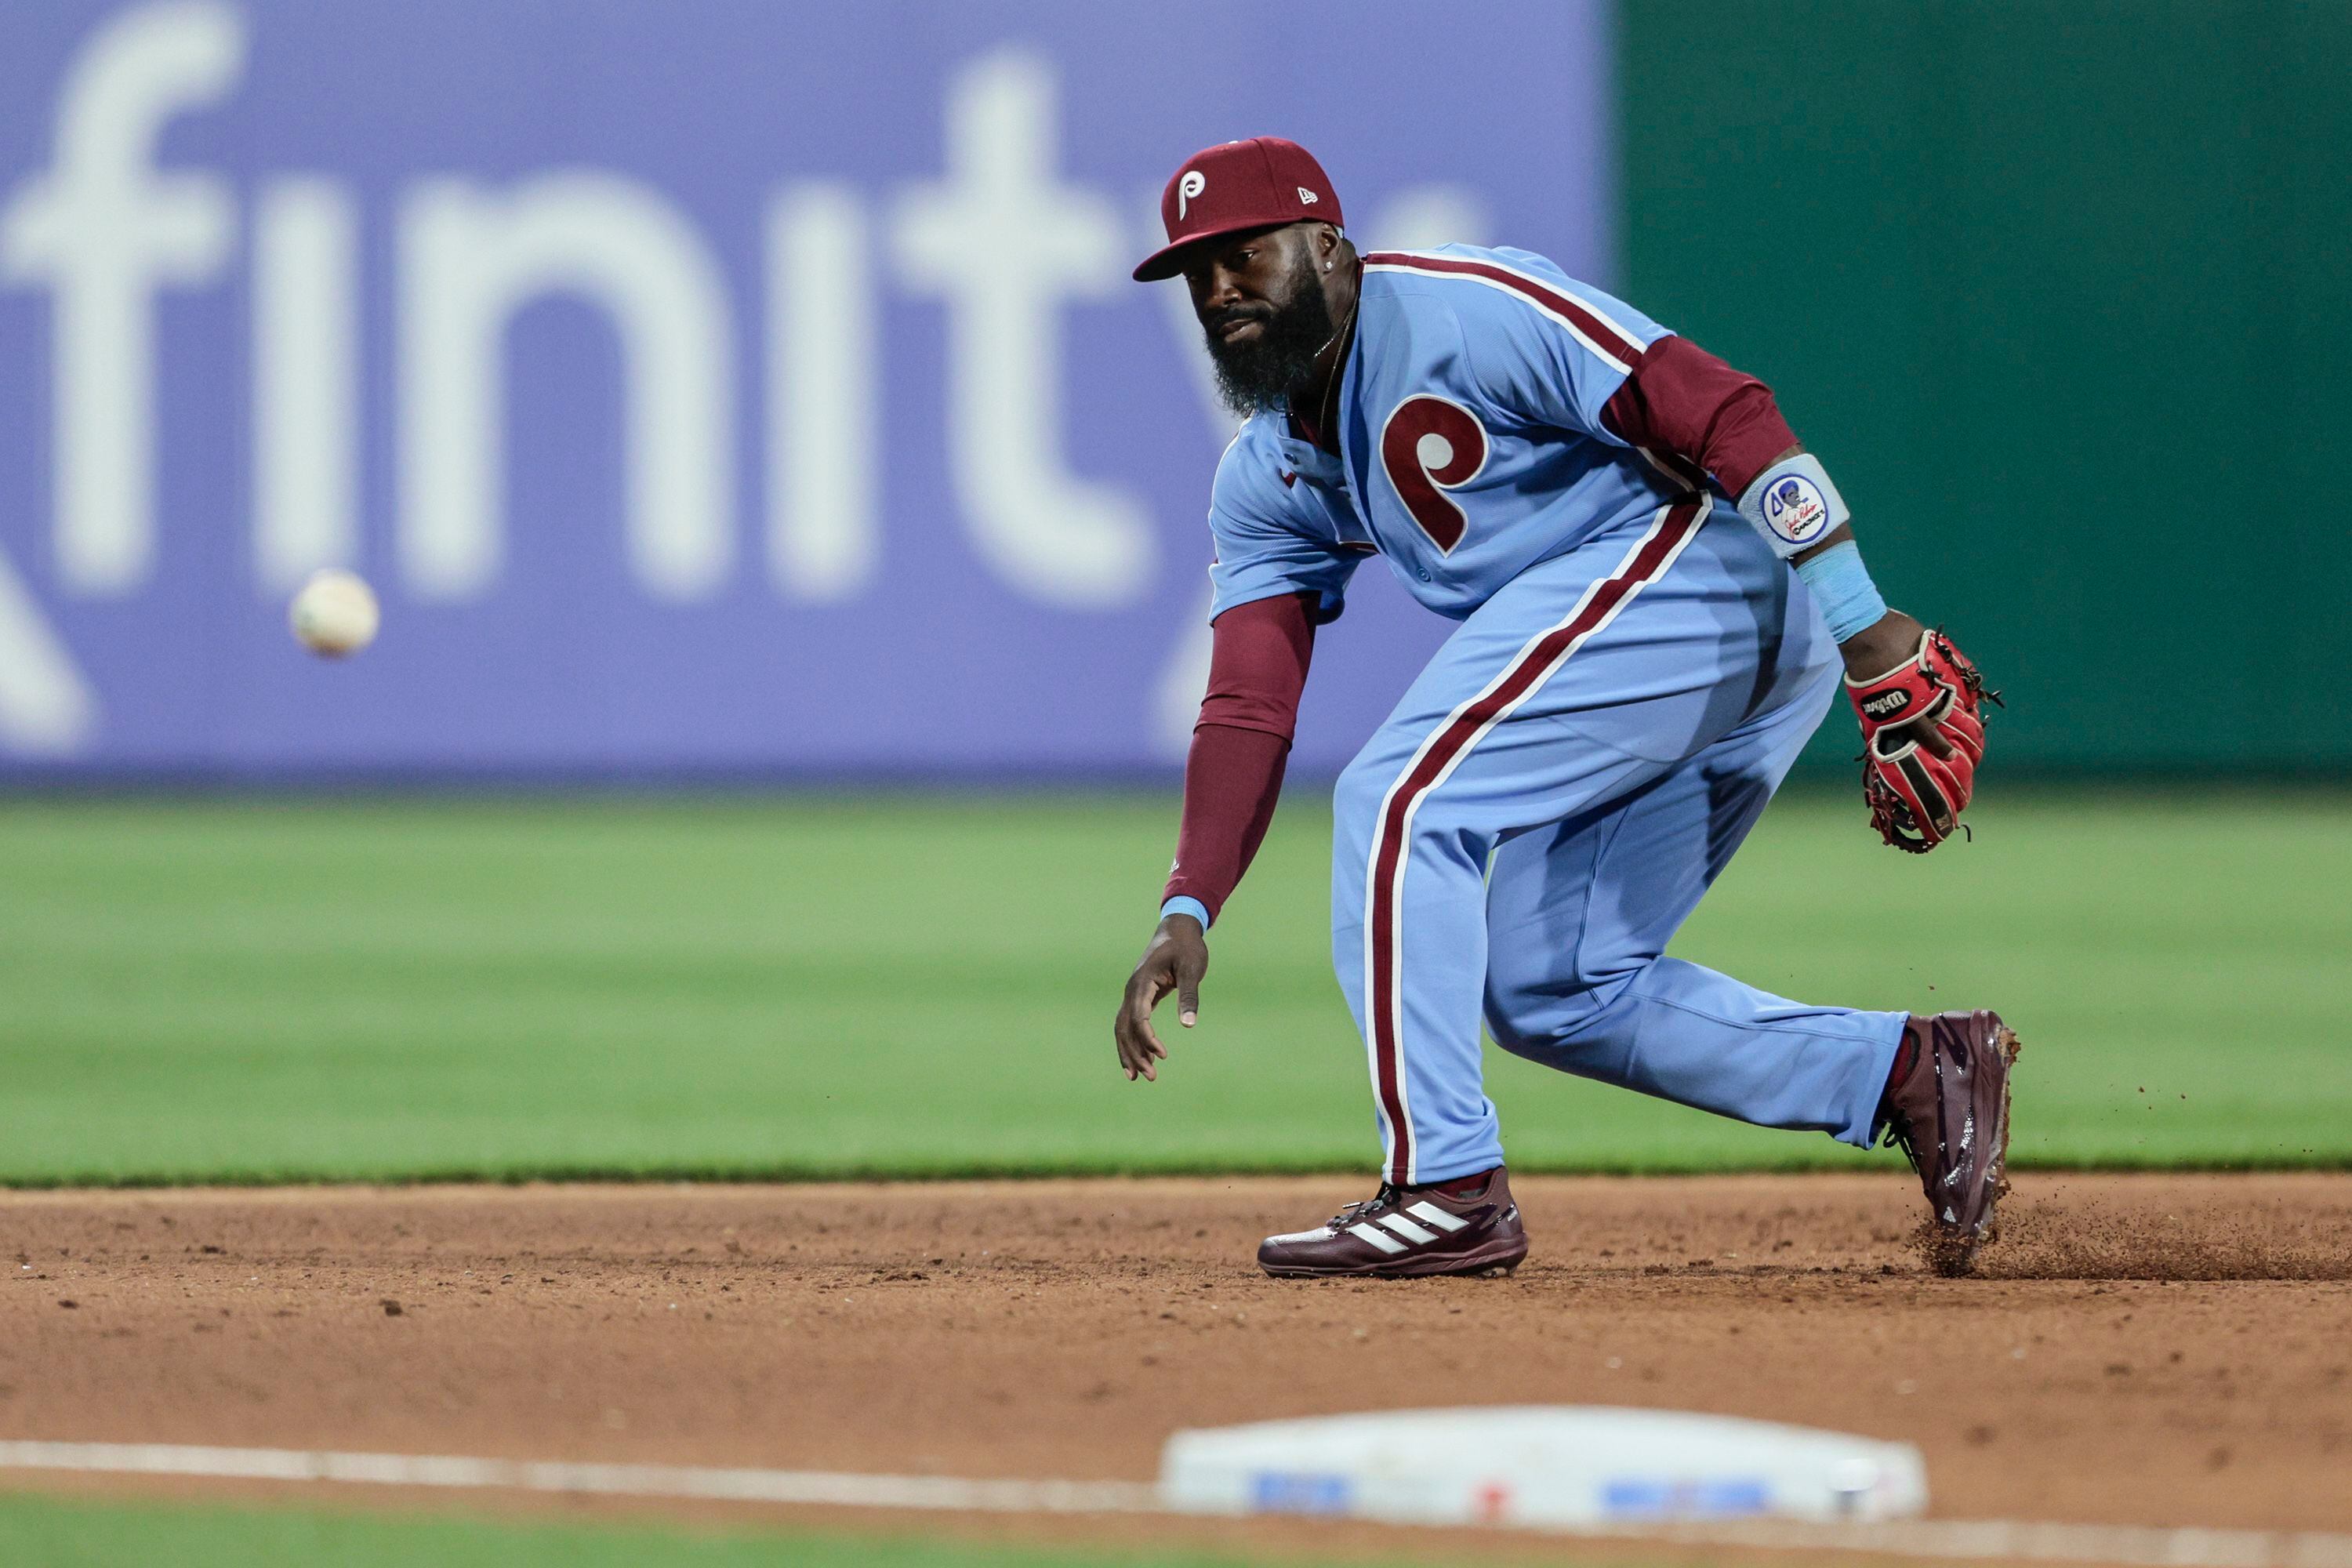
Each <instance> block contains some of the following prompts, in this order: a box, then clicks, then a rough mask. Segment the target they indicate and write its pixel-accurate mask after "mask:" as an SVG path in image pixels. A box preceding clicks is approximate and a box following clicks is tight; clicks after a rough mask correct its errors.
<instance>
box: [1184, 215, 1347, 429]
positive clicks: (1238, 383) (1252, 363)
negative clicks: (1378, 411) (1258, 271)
mask: <svg viewBox="0 0 2352 1568" xmlns="http://www.w3.org/2000/svg"><path fill="white" fill-rule="evenodd" d="M1264 309H1265V307H1250V308H1246V309H1243V310H1220V311H1218V312H1217V313H1216V314H1215V315H1213V316H1211V317H1209V318H1208V319H1207V320H1206V321H1202V323H1201V326H1202V331H1205V332H1206V333H1207V334H1208V339H1209V359H1210V362H1211V363H1213V364H1214V365H1215V366H1216V368H1217V394H1218V395H1219V396H1221V397H1223V399H1224V400H1225V406H1226V407H1228V408H1230V409H1232V410H1233V411H1234V413H1235V414H1236V415H1238V416H1241V417H1242V418H1244V419H1246V418H1248V417H1249V416H1251V415H1253V414H1262V413H1265V411H1267V410H1268V409H1276V408H1283V407H1286V406H1287V405H1289V402H1290V399H1291V397H1292V396H1293V395H1295V394H1297V393H1299V392H1301V391H1304V390H1305V389H1306V388H1307V385H1308V384H1310V383H1312V382H1313V380H1314V379H1315V360H1316V356H1317V355H1318V354H1320V353H1322V352H1323V351H1324V349H1325V348H1327V347H1328V346H1329V344H1330V342H1331V339H1332V336H1333V334H1334V332H1335V331H1337V329H1336V328H1335V327H1334V326H1333V325H1332V321H1331V307H1330V304H1329V303H1328V301H1327V300H1325V299H1324V298H1323V284H1322V281H1321V279H1318V277H1317V276H1316V272H1315V264H1314V261H1313V259H1312V258H1309V257H1307V256H1306V255H1301V256H1300V257H1299V258H1298V265H1297V268H1294V269H1293V270H1292V272H1291V275H1290V298H1289V299H1288V300H1285V301H1283V302H1282V303H1281V304H1279V305H1276V306H1274V307H1273V308H1272V314H1270V315H1261V314H1260V313H1259V312H1260V311H1261V310H1264ZM1236 317H1247V318H1252V319H1255V320H1259V321H1264V323H1265V327H1264V330H1263V331H1260V332H1259V333H1258V335H1257V337H1256V338H1255V339H1253V340H1251V341H1250V342H1239V343H1228V342H1225V341H1224V340H1223V338H1222V337H1220V336H1219V335H1218V329H1219V328H1220V327H1223V326H1224V325H1226V324H1227V323H1228V322H1230V321H1234V319H1235V318H1236Z"/></svg>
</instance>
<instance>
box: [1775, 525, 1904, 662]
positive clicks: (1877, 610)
mask: <svg viewBox="0 0 2352 1568" xmlns="http://www.w3.org/2000/svg"><path fill="white" fill-rule="evenodd" d="M1797 575H1798V577H1799V578H1800V579H1801V580H1802V581H1803V583H1804V584H1805V587H1806V588H1807V589H1808V590H1809V591H1810V592H1811V594H1812V595H1813V602H1814V603H1815V604H1817V605H1821V607H1822V616H1823V617H1824V618H1825V619H1826V620H1828V622H1829V624H1830V636H1832V637H1835V638H1836V639H1837V640H1838V641H1840V642H1843V641H1845V639H1846V638H1848V637H1852V636H1853V635H1854V634H1855V633H1856V632H1860V631H1866V630H1868V629H1869V628H1870V627H1872V626H1876V625H1877V624H1878V623H1879V622H1880V621H1882V620H1884V619H1885V616H1886V601H1885V599H1884V598H1881V597H1880V596H1879V593H1878V584H1875V583H1873V582H1872V581H1871V580H1870V569H1869V568H1868V567H1866V566H1864V564H1863V563H1862V547H1861V546H1860V545H1857V544H1856V543H1854V542H1853V540H1851V539H1849V540H1847V541H1846V542H1844V543H1843V544H1832V545H1831V546H1830V547H1829V548H1828V549H1827V550H1824V551H1822V552H1821V553H1820V554H1819V555H1816V556H1814V557H1813V558H1812V559H1811V560H1810V561H1802V562H1800V563H1798V564H1797Z"/></svg>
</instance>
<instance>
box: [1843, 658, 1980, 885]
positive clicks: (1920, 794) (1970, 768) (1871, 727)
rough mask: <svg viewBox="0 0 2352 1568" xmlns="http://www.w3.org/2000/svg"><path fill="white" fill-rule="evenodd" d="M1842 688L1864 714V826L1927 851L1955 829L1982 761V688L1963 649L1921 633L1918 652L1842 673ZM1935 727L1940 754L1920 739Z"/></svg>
mask: <svg viewBox="0 0 2352 1568" xmlns="http://www.w3.org/2000/svg"><path fill="white" fill-rule="evenodd" d="M1845 694H1846V698H1847V700H1849V701H1851V702H1852V703H1853V711H1854V717H1856V718H1857V719H1859V720H1861V721H1862V798H1863V800H1864V802H1865V803H1867V804H1868V805H1869V806H1870V825H1871V826H1873V827H1875V828H1877V829H1878V832H1879V837H1883V838H1885V840H1886V842H1888V843H1889V844H1892V845H1894V846H1895V847H1896V848H1897V849H1905V850H1908V851H1910V852H1911V853H1912V854H1914V855H1925V854H1926V853H1927V851H1928V850H1930V849H1933V848H1934V847H1936V846H1937V845H1938V844H1941V843H1942V842H1943V841H1944V840H1945V839H1947V838H1949V837H1951V836H1952V834H1953V833H1954V832H1955V831H1957V830H1958V828H1959V826H1960V813H1961V812H1963V811H1965V810H1967V809H1968V805H1969V795H1971V794H1972V793H1973V792H1974V790H1975V787H1976V778H1977V764H1978V763H1981V762H1983V761H1984V745H1985V733H1984V705H1985V704H1986V703H1987V702H1990V703H1993V704H1994V705H1996V706H1998V705H1999V704H2000V692H1998V691H1987V690H1986V689H1985V684H1984V677H1983V676H1981V675H1979V674H1978V673H1977V667H1976V666H1975V665H1973V664H1970V663H1969V658H1968V655H1966V654H1964V653H1962V652H1961V651H1960V650H1959V649H1958V647H1955V646H1953V643H1952V640H1951V639H1950V638H1949V637H1946V636H1945V635H1944V634H1943V633H1942V632H1940V631H1933V632H1928V633H1926V634H1924V635H1923V636H1922V637H1920V638H1919V651H1918V652H1917V653H1916V654H1915V655H1913V656H1912V657H1911V658H1906V659H1905V660H1904V661H1903V662H1902V663H1901V664H1898V665H1896V666H1895V668H1893V669H1890V670H1888V671H1887V672H1886V673H1885V674H1884V675H1882V676H1879V677H1877V678H1875V679H1871V680H1856V679H1853V677H1851V676H1849V677H1847V678H1846V683H1845ZM1923 730H1933V731H1936V732H1937V734H1940V735H1941V736H1943V738H1944V739H1945V740H1946V741H1947V742H1949V743H1950V745H1951V748H1952V754H1951V755H1950V756H1948V757H1939V756H1937V755H1936V754H1935V753H1934V752H1930V751H1928V750H1927V748H1926V747H1925V746H1923V745H1921V744H1920V743H1919V735H1920V732H1921V731H1923Z"/></svg>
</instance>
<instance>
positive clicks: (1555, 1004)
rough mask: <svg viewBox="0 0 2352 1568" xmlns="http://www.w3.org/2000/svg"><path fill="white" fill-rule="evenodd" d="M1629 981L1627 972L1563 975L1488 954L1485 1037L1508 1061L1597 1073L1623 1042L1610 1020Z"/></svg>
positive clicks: (1542, 966)
mask: <svg viewBox="0 0 2352 1568" xmlns="http://www.w3.org/2000/svg"><path fill="white" fill-rule="evenodd" d="M1632 981H1633V975H1632V974H1630V973H1611V974H1606V975H1585V974H1580V973H1562V972H1561V971H1560V970H1559V968H1558V967H1557V966H1556V965H1554V964H1548V963H1541V962H1514V961H1513V957H1512V955H1510V954H1507V953H1506V954H1491V955H1490V956H1489V960H1488V963H1487V971H1486V1032H1487V1033H1488V1034H1490V1035H1492V1036H1493V1037H1494V1038H1495V1044H1496V1045H1497V1046H1500V1047H1502V1048H1503V1049H1505V1050H1507V1051H1508V1052H1510V1053H1511V1054H1512V1055H1513V1056H1516V1057H1525V1058H1528V1059H1529V1060H1531V1061H1538V1062H1541V1063H1543V1064H1544V1065H1545V1066H1547V1067H1554V1068H1561V1069H1563V1070H1566V1071H1570V1072H1594V1071H1598V1070H1601V1068H1602V1066H1603V1065H1604V1064H1605V1063H1606V1062H1607V1061H1608V1060H1610V1059H1612V1058H1614V1057H1615V1056H1617V1055H1618V1054H1620V1048H1621V1047H1622V1046H1624V1045H1625V1044H1626V1043H1627V1042H1624V1041H1622V1040H1620V1039H1619V1038H1618V1036H1619V1035H1620V1034H1622V1030H1621V1029H1618V1028H1615V1027H1612V1019H1614V1018H1615V1017H1616V1016H1617V1015H1618V1011H1619V1010H1618V1009H1617V1008H1616V1007H1615V1006H1614V1004H1615V1003H1616V1002H1617V1001H1618V1000H1619V999H1620V998H1621V997H1622V996H1623V995H1624V994H1625V992H1626V990H1627V988H1628V986H1629V985H1630V984H1632Z"/></svg>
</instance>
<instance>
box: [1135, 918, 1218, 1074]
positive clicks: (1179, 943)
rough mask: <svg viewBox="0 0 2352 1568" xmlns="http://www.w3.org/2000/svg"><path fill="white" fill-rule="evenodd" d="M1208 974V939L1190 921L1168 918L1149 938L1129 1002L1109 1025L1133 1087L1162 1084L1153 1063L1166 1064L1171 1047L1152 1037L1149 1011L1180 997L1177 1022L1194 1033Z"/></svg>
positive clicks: (1136, 969) (1196, 923)
mask: <svg viewBox="0 0 2352 1568" xmlns="http://www.w3.org/2000/svg"><path fill="white" fill-rule="evenodd" d="M1206 973H1209V939H1208V935H1207V933H1206V932H1204V931H1202V930H1201V922H1200V921H1196V920H1194V919H1193V918H1192V916H1191V915H1170V916H1169V917H1168V918H1167V919H1166V920H1163V921H1160V929H1159V930H1158V931H1153V932H1152V933H1151V945H1150V946H1149V947H1147V948H1145V949H1144V950H1143V957H1142V959H1141V961H1140V962H1139V963H1137V964H1136V966H1135V973H1133V974H1130V975H1129V976H1128V980H1127V996H1126V999H1125V1000H1124V1001H1122V1002H1120V1004H1119V1007H1118V1019H1117V1020H1116V1021H1115V1022H1114V1023H1113V1024H1112V1025H1111V1037H1112V1038H1113V1039H1115V1040H1117V1041H1118V1065H1119V1067H1120V1068H1121V1069H1122V1070H1124V1071H1125V1072H1126V1074H1127V1080H1128V1082H1129V1083H1133V1082H1134V1081H1135V1079H1136V1078H1137V1076H1138V1075H1139V1074H1140V1075H1141V1076H1142V1077H1143V1078H1145V1079H1150V1080H1152V1081H1154V1082H1156V1081H1158V1079H1159V1078H1160V1072H1159V1069H1158V1068H1155V1067H1153V1066H1152V1064H1153V1063H1154V1062H1158V1061H1164V1060H1166V1059H1167V1057H1168V1047H1165V1046H1163V1045H1161V1044H1160V1037H1159V1036H1158V1035H1157V1034H1155V1033H1154V1032H1153V1031H1152V1027H1151V1010H1152V1009H1153V1008H1154V1007H1157V1006H1159V1005H1160V1002H1161V1001H1162V1000H1163V999H1164V998H1165V997H1166V996H1167V994H1169V993H1170V992H1171V991H1173V992H1174V993H1176V1016H1177V1019H1178V1021H1179V1022H1181V1024H1182V1025H1183V1026H1185V1027H1186V1028H1188V1029H1189V1028H1191V1027H1192V1026H1193V1024H1194V1023H1195V1022H1197V1021H1198V1020H1199V1018H1200V1016H1201V977H1202V975H1204V974H1206Z"/></svg>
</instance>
